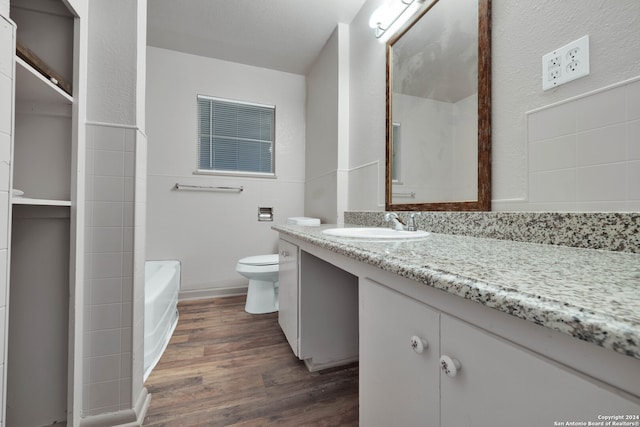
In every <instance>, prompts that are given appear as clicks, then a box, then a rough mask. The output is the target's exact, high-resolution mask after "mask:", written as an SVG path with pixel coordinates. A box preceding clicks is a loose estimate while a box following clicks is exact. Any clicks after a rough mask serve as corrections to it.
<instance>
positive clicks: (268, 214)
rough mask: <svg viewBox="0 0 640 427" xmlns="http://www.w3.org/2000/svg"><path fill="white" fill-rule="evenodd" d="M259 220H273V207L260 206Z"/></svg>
mask: <svg viewBox="0 0 640 427" xmlns="http://www.w3.org/2000/svg"><path fill="white" fill-rule="evenodd" d="M258 221H273V208H272V207H258Z"/></svg>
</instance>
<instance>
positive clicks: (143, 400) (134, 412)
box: [79, 387, 151, 427]
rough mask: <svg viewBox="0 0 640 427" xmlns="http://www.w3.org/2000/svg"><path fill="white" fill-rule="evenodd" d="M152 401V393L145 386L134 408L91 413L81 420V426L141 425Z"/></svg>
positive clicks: (120, 426) (135, 426) (138, 426)
mask: <svg viewBox="0 0 640 427" xmlns="http://www.w3.org/2000/svg"><path fill="white" fill-rule="evenodd" d="M150 402H151V395H150V394H149V392H148V391H147V388H146V387H143V388H142V390H141V391H140V394H139V395H138V399H137V400H136V405H135V407H134V408H132V409H125V410H123V411H118V412H109V413H107V414H98V415H90V416H88V417H84V418H82V419H81V420H80V424H79V425H80V427H141V426H142V423H143V422H144V417H145V416H146V415H147V409H149V404H150Z"/></svg>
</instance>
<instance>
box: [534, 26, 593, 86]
mask: <svg viewBox="0 0 640 427" xmlns="http://www.w3.org/2000/svg"><path fill="white" fill-rule="evenodd" d="M588 74H589V36H584V37H581V38H579V39H578V40H575V41H572V42H571V43H569V44H567V45H565V46H562V47H561V48H559V49H556V50H554V51H553V52H549V53H547V54H546V55H544V56H543V57H542V89H543V90H548V89H552V88H554V87H557V86H560V85H562V84H564V83H567V82H570V81H571V80H575V79H577V78H580V77H584V76H586V75H588Z"/></svg>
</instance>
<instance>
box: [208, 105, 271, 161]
mask: <svg viewBox="0 0 640 427" xmlns="http://www.w3.org/2000/svg"><path fill="white" fill-rule="evenodd" d="M274 128H275V107H273V106H265V105H257V104H248V103H243V102H236V101H230V100H223V99H219V98H211V97H207V96H203V95H198V169H201V170H212V171H233V172H255V173H269V174H271V173H273V172H274V170H273V164H274V150H273V147H274Z"/></svg>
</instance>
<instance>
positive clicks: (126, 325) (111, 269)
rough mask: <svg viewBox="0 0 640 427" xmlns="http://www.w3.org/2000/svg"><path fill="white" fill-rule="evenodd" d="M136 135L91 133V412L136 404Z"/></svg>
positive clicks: (114, 130)
mask: <svg viewBox="0 0 640 427" xmlns="http://www.w3.org/2000/svg"><path fill="white" fill-rule="evenodd" d="M135 134H136V131H135V130H133V129H128V128H121V127H114V126H99V125H91V126H90V129H88V131H87V139H88V140H87V163H88V164H87V186H86V188H87V194H86V200H87V218H86V224H87V230H86V233H87V238H86V252H87V253H86V258H87V259H88V260H90V261H88V262H87V265H88V269H87V281H88V285H89V286H88V289H87V291H86V292H85V305H86V310H85V312H86V313H87V317H86V319H85V343H86V344H85V355H84V362H85V364H84V375H85V378H84V390H83V395H84V401H83V406H84V408H83V411H84V414H85V415H95V414H100V413H104V412H111V411H119V410H121V409H129V408H131V395H132V349H133V343H132V331H133V317H134V314H133V300H134V299H133V276H134V273H133V269H134V267H133V265H134V261H133V253H134V227H135V225H136V223H134V218H135V213H134V207H135V196H136V192H135V188H134V187H135V179H136V178H135V177H136V164H135V152H134V150H135V148H136V140H135ZM138 173H140V171H138Z"/></svg>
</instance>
